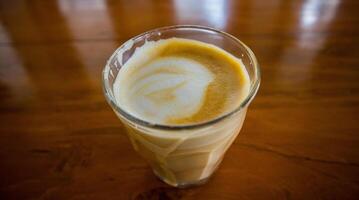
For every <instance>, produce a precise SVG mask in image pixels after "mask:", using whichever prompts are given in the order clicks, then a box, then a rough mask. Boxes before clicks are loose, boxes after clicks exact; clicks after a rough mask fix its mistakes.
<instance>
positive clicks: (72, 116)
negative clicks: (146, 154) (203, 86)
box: [0, 0, 359, 199]
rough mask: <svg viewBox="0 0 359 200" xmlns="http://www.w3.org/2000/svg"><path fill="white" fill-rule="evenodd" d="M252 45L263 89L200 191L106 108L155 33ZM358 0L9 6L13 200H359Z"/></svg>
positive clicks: (2, 66)
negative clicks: (108, 92)
mask: <svg viewBox="0 0 359 200" xmlns="http://www.w3.org/2000/svg"><path fill="white" fill-rule="evenodd" d="M173 24H200V25H207V26H211V27H215V28H218V29H221V30H225V31H227V32H229V33H231V34H233V35H235V36H237V37H238V38H239V39H241V40H242V41H243V42H245V43H246V44H248V45H249V46H250V47H251V48H252V49H253V51H254V52H255V54H256V55H257V58H258V60H259V62H260V65H261V68H262V73H263V74H262V84H261V88H260V90H259V93H258V95H257V97H256V98H255V100H254V101H253V103H252V104H251V106H250V109H249V111H248V114H247V119H246V121H245V123H244V126H243V129H242V132H241V134H240V135H239V137H238V138H237V139H236V141H235V142H234V144H233V145H232V147H231V148H230V149H229V151H228V152H227V154H226V157H225V159H224V161H223V163H222V165H221V167H220V168H219V170H218V171H217V172H216V173H215V175H214V176H213V177H212V179H211V180H210V181H209V182H208V183H207V184H206V185H203V186H201V187H197V188H190V189H175V188H171V187H169V186H167V185H166V184H164V183H162V182H161V181H159V180H158V179H156V178H155V176H154V175H153V174H152V172H151V170H150V168H149V167H148V166H147V164H146V163H145V162H144V161H143V160H142V159H141V158H140V157H139V156H138V155H137V154H136V153H135V151H134V150H133V149H132V147H131V145H130V143H129V141H128V139H127V138H126V136H125V134H124V129H123V126H122V125H121V124H120V122H119V120H118V119H117V118H116V116H115V114H114V113H113V112H112V110H111V109H110V107H109V106H108V105H107V103H106V102H105V99H104V97H103V94H102V90H101V78H100V77H101V70H102V68H103V66H104V64H105V61H106V59H107V58H108V57H109V56H110V55H111V53H112V52H113V51H114V50H115V49H116V47H118V46H119V45H120V44H121V43H122V42H124V41H126V40H127V39H129V38H130V37H132V36H134V35H137V34H139V33H141V32H144V31H146V30H149V29H152V28H155V27H160V26H166V25H173ZM358 114H359V2H358V1H356V0H350V1H349V0H348V1H341V0H323V1H321V0H305V1H304V0H303V1H300V0H294V1H287V0H282V1H280V0H268V1H262V0H239V1H222V0H208V1H195V0H193V1H191V0H173V1H157V0H156V1H152V0H151V1H135V0H131V1H110V0H108V1H106V0H57V1H51V0H48V1H44V0H43V1H40V0H38V1H36V0H28V1H25V0H24V1H18V0H14V1H8V0H1V1H0V123H1V124H0V199H358V198H359V117H358Z"/></svg>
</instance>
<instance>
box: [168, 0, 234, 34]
mask: <svg viewBox="0 0 359 200" xmlns="http://www.w3.org/2000/svg"><path fill="white" fill-rule="evenodd" d="M174 3H175V10H176V15H177V18H178V19H179V22H180V23H182V24H185V23H187V24H193V23H196V24H202V23H203V21H204V22H206V24H203V25H208V26H212V27H215V28H218V29H225V28H226V26H227V19H228V13H227V11H228V10H229V9H228V3H227V1H223V0H204V1H193V0H175V1H174Z"/></svg>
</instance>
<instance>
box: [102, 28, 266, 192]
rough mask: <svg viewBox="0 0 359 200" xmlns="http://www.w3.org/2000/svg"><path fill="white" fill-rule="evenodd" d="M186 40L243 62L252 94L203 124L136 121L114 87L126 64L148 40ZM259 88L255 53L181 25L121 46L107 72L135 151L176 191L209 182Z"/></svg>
mask: <svg viewBox="0 0 359 200" xmlns="http://www.w3.org/2000/svg"><path fill="white" fill-rule="evenodd" d="M173 37H176V38H186V39H193V40H198V41H202V42H206V43H210V44H213V45H216V46H218V47H220V48H222V49H224V50H226V51H227V52H229V53H231V54H232V55H234V56H236V57H238V58H240V59H242V61H243V63H244V65H245V68H246V70H247V72H248V74H249V77H250V92H249V94H248V96H247V97H246V98H245V100H244V101H243V102H242V103H241V104H240V105H239V106H238V107H237V108H235V109H234V110H232V111H231V112H229V113H226V114H224V115H221V116H218V117H217V118H215V119H213V120H210V121H206V122H203V123H198V124H190V125H178V126H177V125H176V126H173V125H165V124H153V123H149V122H147V121H144V120H142V119H139V118H136V117H135V116H132V115H131V114H129V113H128V112H126V111H125V110H124V109H122V108H121V106H120V105H119V104H118V103H117V102H116V99H115V97H114V92H113V84H114V81H115V79H116V76H117V74H118V73H119V72H120V71H121V67H122V66H123V64H124V63H126V61H127V60H128V59H129V58H130V57H131V56H132V55H133V53H134V51H135V50H136V48H137V47H141V46H142V45H143V44H144V43H145V41H157V40H160V39H167V38H173ZM259 84H260V70H259V66H258V63H257V60H256V58H255V56H254V54H253V52H252V51H251V50H250V49H249V48H248V47H247V46H246V45H245V44H244V43H243V42H241V41H240V40H238V39H237V38H235V37H233V36H232V35H230V34H228V33H225V32H222V31H219V30H215V29H212V28H208V27H202V26H192V25H180V26H170V27H164V28H159V29H155V30H151V31H148V32H145V33H143V34H140V35H138V36H136V37H134V38H132V39H130V40H128V41H127V42H125V43H124V44H123V45H122V46H121V47H119V48H118V49H117V50H116V51H115V52H114V53H113V55H112V56H111V57H110V59H109V60H108V61H107V64H106V66H105V68H104V70H103V89H104V93H105V97H106V99H107V101H108V102H109V104H110V105H111V107H112V109H113V110H114V112H115V113H116V114H117V116H118V117H119V119H120V120H121V121H122V123H123V124H124V126H125V127H126V129H127V131H126V132H127V134H128V137H129V139H130V141H131V143H132V145H133V147H134V149H135V150H136V151H137V152H138V153H139V154H140V155H141V156H142V157H143V158H144V159H145V160H146V161H147V162H148V163H149V164H150V166H151V167H152V169H153V171H154V173H155V174H156V175H157V176H158V177H159V178H160V179H161V180H163V181H164V182H166V183H168V184H169V185H172V186H175V187H187V186H191V185H198V184H201V183H204V182H206V181H207V180H208V178H209V177H210V176H211V175H212V174H213V172H214V171H215V170H216V168H217V167H218V165H219V164H220V163H221V161H222V159H223V156H224V154H225V152H226V151H227V149H228V148H229V146H230V145H231V144H232V142H233V141H234V139H235V138H236V137H237V135H238V133H239V131H240V130H241V128H242V124H243V121H244V118H245V115H246V111H247V107H248V105H249V103H250V102H251V100H252V99H253V98H254V96H255V95H256V92H257V90H258V88H259Z"/></svg>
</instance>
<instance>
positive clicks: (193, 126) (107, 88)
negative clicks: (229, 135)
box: [102, 25, 261, 130]
mask: <svg viewBox="0 0 359 200" xmlns="http://www.w3.org/2000/svg"><path fill="white" fill-rule="evenodd" d="M176 29H194V30H205V31H212V32H216V33H219V34H221V35H224V36H226V37H229V38H230V39H232V40H233V41H234V42H236V43H238V44H240V45H241V46H243V47H244V48H245V50H246V51H247V53H248V54H249V57H250V60H251V61H252V62H253V67H254V74H255V80H254V83H253V84H251V87H250V90H249V93H248V95H247V96H246V98H245V99H244V100H243V101H242V102H241V103H240V104H239V105H238V106H237V107H236V108H234V109H233V110H231V111H229V112H226V113H224V114H222V115H219V116H218V117H216V118H213V119H210V120H207V121H203V122H200V123H193V124H184V125H169V124H161V123H152V122H149V121H146V120H143V119H140V118H138V117H136V116H134V115H132V114H130V113H128V112H127V111H125V110H124V109H122V108H121V107H120V106H119V105H117V103H116V100H115V97H114V95H111V94H112V92H111V89H110V84H109V80H108V75H109V73H110V65H109V63H110V61H111V60H112V59H113V58H114V56H117V53H118V51H120V50H121V49H122V48H123V47H125V46H126V44H127V43H128V42H130V41H134V40H136V39H138V38H141V37H145V36H146V35H149V34H152V33H156V32H163V31H166V30H176ZM260 75H261V72H260V68H259V64H258V61H257V58H256V57H255V55H254V53H253V52H252V50H251V49H250V48H249V47H248V46H247V45H246V44H244V43H243V42H242V41H240V40H239V39H237V38H236V37H234V36H233V35H231V34H229V33H226V32H224V31H220V30H217V29H214V28H210V27H206V26H199V25H174V26H165V27H160V28H156V29H152V30H149V31H146V32H144V33H141V34H139V35H136V36H134V37H132V38H131V39H128V40H127V41H126V42H124V43H123V44H122V45H121V46H120V47H118V48H117V49H116V50H115V51H114V52H113V53H112V55H111V56H110V58H109V59H108V60H107V62H106V65H105V67H104V69H103V71H102V83H103V84H102V89H103V92H104V94H105V97H106V100H107V102H108V103H109V104H110V105H111V107H112V108H113V109H115V110H116V111H118V112H119V113H120V114H121V116H122V117H123V118H125V119H126V120H127V121H130V122H132V123H135V124H139V125H141V126H144V127H147V128H153V129H160V130H189V129H197V128H203V127H206V126H209V125H212V124H215V123H217V122H219V121H222V120H224V119H227V118H229V117H230V116H232V115H234V114H236V113H238V112H239V111H241V110H243V109H244V108H245V107H246V106H247V105H248V104H249V103H250V102H251V101H252V99H253V98H254V96H255V95H256V93H257V91H258V89H259V85H260Z"/></svg>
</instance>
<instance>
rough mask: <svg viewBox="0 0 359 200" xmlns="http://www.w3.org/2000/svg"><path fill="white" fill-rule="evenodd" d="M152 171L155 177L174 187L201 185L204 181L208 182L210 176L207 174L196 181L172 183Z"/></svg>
mask: <svg viewBox="0 0 359 200" xmlns="http://www.w3.org/2000/svg"><path fill="white" fill-rule="evenodd" d="M153 173H154V174H155V175H156V177H157V178H158V179H160V180H161V181H162V182H164V183H166V184H168V185H170V186H173V187H176V188H190V187H196V186H200V185H203V184H205V183H207V182H208V180H209V179H210V178H211V176H208V177H206V178H204V179H200V180H197V181H193V182H186V183H173V182H170V181H168V180H166V179H164V178H162V177H161V176H160V175H159V174H158V173H157V172H156V171H155V170H153Z"/></svg>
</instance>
